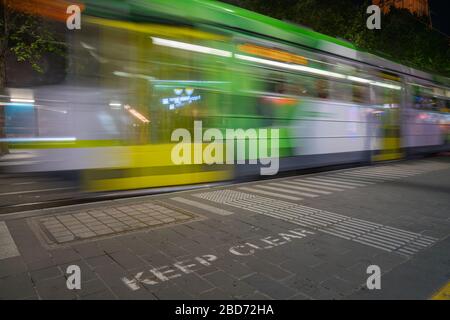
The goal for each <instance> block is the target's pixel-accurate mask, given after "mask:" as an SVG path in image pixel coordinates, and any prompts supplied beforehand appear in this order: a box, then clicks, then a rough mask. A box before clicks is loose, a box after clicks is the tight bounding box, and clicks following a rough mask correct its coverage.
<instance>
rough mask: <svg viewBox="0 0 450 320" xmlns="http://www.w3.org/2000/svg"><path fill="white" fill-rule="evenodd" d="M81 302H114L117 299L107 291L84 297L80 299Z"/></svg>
mask: <svg viewBox="0 0 450 320" xmlns="http://www.w3.org/2000/svg"><path fill="white" fill-rule="evenodd" d="M82 299H83V300H114V299H117V297H116V296H115V295H114V294H113V293H112V292H111V291H108V290H105V291H102V292H96V293H93V294H90V295H86V296H83V297H82Z"/></svg>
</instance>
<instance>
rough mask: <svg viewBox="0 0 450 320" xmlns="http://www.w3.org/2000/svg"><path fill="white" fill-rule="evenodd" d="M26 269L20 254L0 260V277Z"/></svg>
mask: <svg viewBox="0 0 450 320" xmlns="http://www.w3.org/2000/svg"><path fill="white" fill-rule="evenodd" d="M26 270H27V265H26V264H25V262H24V261H23V259H22V258H21V257H20V256H19V257H12V258H7V259H3V260H0V279H1V278H4V277H8V276H11V275H16V274H20V273H23V272H25V271H26Z"/></svg>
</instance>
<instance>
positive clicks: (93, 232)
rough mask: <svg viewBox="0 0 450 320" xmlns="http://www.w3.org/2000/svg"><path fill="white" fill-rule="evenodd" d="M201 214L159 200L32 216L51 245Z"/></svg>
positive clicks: (188, 219) (171, 222)
mask: <svg viewBox="0 0 450 320" xmlns="http://www.w3.org/2000/svg"><path fill="white" fill-rule="evenodd" d="M200 218H201V216H199V215H197V214H193V213H191V212H187V211H185V210H181V209H179V208H174V207H172V206H169V205H167V204H162V203H160V202H158V201H146V202H141V203H134V204H116V205H113V206H111V205H109V206H106V207H102V208H95V209H85V210H75V211H72V212H64V213H56V214H52V215H46V216H40V217H35V218H31V219H30V223H31V225H32V227H33V229H34V230H35V231H37V232H38V233H39V235H40V236H41V237H40V238H43V239H44V241H45V244H46V245H48V246H55V245H64V244H71V243H73V242H78V241H84V240H89V239H96V238H99V237H108V236H113V235H116V234H122V233H128V232H134V231H138V230H145V229H151V228H160V227H163V226H166V225H173V224H178V223H185V222H188V221H193V220H198V219H200Z"/></svg>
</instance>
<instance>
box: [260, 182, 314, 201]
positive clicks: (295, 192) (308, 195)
mask: <svg viewBox="0 0 450 320" xmlns="http://www.w3.org/2000/svg"><path fill="white" fill-rule="evenodd" d="M268 185H271V186H276V187H280V188H281V190H280V192H287V193H292V194H298V195H300V196H304V197H309V198H315V197H318V195H317V194H312V193H307V192H299V191H294V190H291V189H289V188H288V189H285V185H284V184H283V183H268ZM260 187H263V186H260ZM275 189H278V188H275ZM292 189H295V188H292Z"/></svg>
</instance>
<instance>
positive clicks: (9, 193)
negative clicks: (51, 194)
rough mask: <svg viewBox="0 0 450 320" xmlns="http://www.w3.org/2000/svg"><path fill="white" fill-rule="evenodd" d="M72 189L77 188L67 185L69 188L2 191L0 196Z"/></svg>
mask: <svg viewBox="0 0 450 320" xmlns="http://www.w3.org/2000/svg"><path fill="white" fill-rule="evenodd" d="M70 189H72V190H75V189H76V188H73V187H67V188H52V189H39V190H27V191H15V192H5V193H0V196H12V195H16V194H27V193H38V192H47V191H57V190H70Z"/></svg>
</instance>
